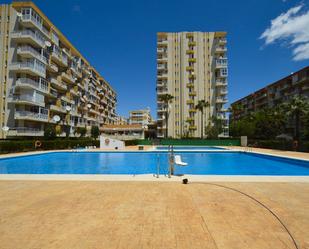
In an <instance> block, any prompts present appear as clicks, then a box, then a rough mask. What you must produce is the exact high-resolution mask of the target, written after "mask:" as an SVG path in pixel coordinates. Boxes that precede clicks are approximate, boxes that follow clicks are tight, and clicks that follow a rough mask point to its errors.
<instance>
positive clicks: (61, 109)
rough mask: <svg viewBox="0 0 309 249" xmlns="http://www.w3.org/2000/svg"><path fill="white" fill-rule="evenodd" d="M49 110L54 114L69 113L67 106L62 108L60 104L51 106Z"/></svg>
mask: <svg viewBox="0 0 309 249" xmlns="http://www.w3.org/2000/svg"><path fill="white" fill-rule="evenodd" d="M49 109H50V110H51V111H54V112H60V113H67V111H66V109H65V106H62V105H61V103H60V102H57V103H56V105H50V107H49Z"/></svg>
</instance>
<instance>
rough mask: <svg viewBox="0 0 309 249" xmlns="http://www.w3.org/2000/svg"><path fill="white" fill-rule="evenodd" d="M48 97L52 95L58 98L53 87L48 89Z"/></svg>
mask: <svg viewBox="0 0 309 249" xmlns="http://www.w3.org/2000/svg"><path fill="white" fill-rule="evenodd" d="M48 95H49V97H52V98H58V93H57V91H56V90H54V89H52V88H51V89H50V91H49V94H48Z"/></svg>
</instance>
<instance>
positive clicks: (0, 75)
mask: <svg viewBox="0 0 309 249" xmlns="http://www.w3.org/2000/svg"><path fill="white" fill-rule="evenodd" d="M90 45H91V44H89V46H90ZM115 106H116V93H115V91H114V90H113V89H112V87H111V86H110V85H109V84H108V82H106V80H105V79H104V78H103V77H102V76H101V75H100V74H99V73H98V72H97V71H96V70H95V69H94V68H93V67H92V66H91V65H90V63H89V62H88V61H87V60H86V59H85V58H84V57H83V56H82V55H81V54H80V53H79V51H78V50H77V49H76V48H75V47H74V46H73V45H72V44H71V43H70V42H69V40H68V39H67V38H66V37H65V36H64V35H63V34H62V33H61V32H60V31H59V30H58V29H57V28H56V27H55V26H54V25H53V24H52V23H51V21H50V20H49V19H48V18H47V17H46V16H45V15H44V14H43V13H42V12H41V10H40V9H38V7H37V6H36V5H35V4H34V3H32V2H13V3H12V4H7V5H0V138H4V137H7V136H42V135H43V133H44V128H45V127H46V125H48V124H53V125H55V126H56V131H57V133H58V134H59V136H63V135H64V132H65V131H64V130H66V132H67V128H68V127H69V129H70V135H71V136H74V134H76V133H75V131H76V129H77V128H78V127H85V128H89V127H90V126H93V125H96V126H101V125H103V124H112V123H114V118H115V116H116V114H115ZM7 127H8V128H9V129H8V128H7Z"/></svg>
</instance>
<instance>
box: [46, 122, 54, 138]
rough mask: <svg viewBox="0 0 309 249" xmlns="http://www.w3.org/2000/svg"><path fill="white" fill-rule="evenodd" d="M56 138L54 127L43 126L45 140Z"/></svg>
mask: <svg viewBox="0 0 309 249" xmlns="http://www.w3.org/2000/svg"><path fill="white" fill-rule="evenodd" d="M55 137H56V129H55V126H53V125H51V124H48V125H46V126H45V130H44V138H45V139H54V138H55Z"/></svg>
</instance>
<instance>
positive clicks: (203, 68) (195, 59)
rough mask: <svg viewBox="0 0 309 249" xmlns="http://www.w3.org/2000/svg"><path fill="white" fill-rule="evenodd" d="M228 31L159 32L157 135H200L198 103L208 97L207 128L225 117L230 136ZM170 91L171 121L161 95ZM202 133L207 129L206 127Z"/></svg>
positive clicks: (223, 134) (225, 133)
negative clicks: (228, 117)
mask: <svg viewBox="0 0 309 249" xmlns="http://www.w3.org/2000/svg"><path fill="white" fill-rule="evenodd" d="M226 43H227V41H226V32H179V33H158V34H157V117H158V123H157V125H158V137H164V136H165V132H166V127H168V137H173V138H180V137H184V136H186V134H188V135H189V136H190V137H200V136H201V128H200V125H201V112H199V111H198V110H197V109H196V108H195V106H196V105H197V103H198V101H199V100H205V101H206V102H208V103H209V107H206V108H205V110H204V114H203V115H204V117H203V123H204V127H206V125H208V124H209V123H210V124H212V122H213V118H214V117H216V118H218V119H221V120H222V124H223V131H224V132H223V133H222V134H221V136H227V135H228V120H227V116H226V111H227V109H226V108H225V107H224V105H225V104H226V103H227V84H228V83H227V76H228V71H227V47H226ZM164 94H170V95H172V96H173V100H172V101H171V103H170V104H169V107H168V110H169V113H168V124H167V125H166V117H165V115H166V106H165V104H164V102H162V101H161V100H160V96H162V95H164ZM203 132H205V130H204V129H203Z"/></svg>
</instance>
